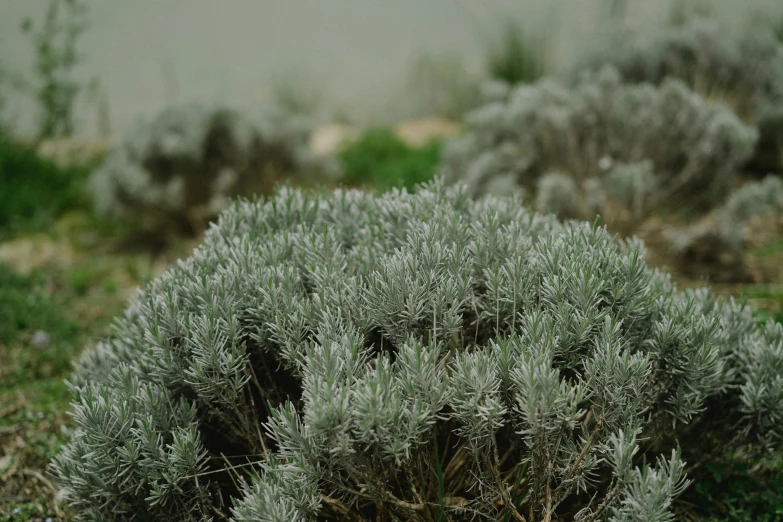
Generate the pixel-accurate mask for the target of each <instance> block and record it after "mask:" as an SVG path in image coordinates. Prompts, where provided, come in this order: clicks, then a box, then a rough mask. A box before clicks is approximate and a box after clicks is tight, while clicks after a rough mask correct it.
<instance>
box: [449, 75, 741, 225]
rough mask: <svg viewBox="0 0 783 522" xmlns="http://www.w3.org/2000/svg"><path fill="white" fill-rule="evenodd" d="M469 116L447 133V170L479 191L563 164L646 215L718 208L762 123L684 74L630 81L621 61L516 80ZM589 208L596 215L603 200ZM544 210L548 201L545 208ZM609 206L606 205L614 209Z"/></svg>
mask: <svg viewBox="0 0 783 522" xmlns="http://www.w3.org/2000/svg"><path fill="white" fill-rule="evenodd" d="M491 91H492V97H493V98H494V100H495V101H491V102H489V103H487V104H486V105H484V106H483V107H481V108H479V109H477V110H475V111H473V112H472V113H470V114H469V115H468V116H467V117H466V120H467V124H468V126H469V132H468V133H466V134H465V135H463V136H461V137H460V138H457V139H455V140H453V141H452V142H450V143H447V145H446V147H445V148H444V153H443V158H444V159H443V167H442V168H443V172H444V174H445V175H446V177H447V179H449V180H452V181H461V182H464V183H466V184H467V186H468V189H469V190H470V191H471V192H472V193H474V194H481V193H484V192H485V191H486V189H487V188H488V187H492V186H493V185H495V186H498V183H497V181H496V180H504V183H502V184H500V185H499V186H501V187H502V188H503V189H504V190H505V189H506V188H507V185H508V182H509V181H512V182H513V183H515V184H516V185H518V186H520V187H522V188H523V189H526V190H527V191H529V192H533V191H535V190H536V187H537V185H538V184H539V178H541V176H543V175H544V174H546V173H548V172H551V171H558V172H561V173H563V174H565V175H568V176H570V177H572V178H573V180H574V183H573V185H572V186H574V187H577V188H578V189H579V191H580V192H579V193H578V194H576V195H574V196H573V197H574V198H575V199H578V200H584V201H587V200H588V199H590V200H592V201H600V200H601V199H602V198H600V197H595V194H594V195H593V196H591V197H590V198H588V197H587V191H586V188H590V190H591V191H592V192H593V193H598V192H603V193H604V196H605V197H604V198H603V200H604V201H609V200H612V201H615V202H620V203H622V204H624V205H626V207H627V211H628V212H629V213H630V214H631V215H633V216H634V217H635V218H636V219H641V217H643V216H645V215H647V214H648V213H649V212H650V211H651V210H652V209H654V208H658V207H660V206H665V205H668V206H672V207H675V206H680V207H681V206H683V204H685V205H687V206H688V207H689V208H695V209H697V210H698V209H705V208H710V207H711V206H712V205H714V204H715V203H716V202H718V201H721V200H722V198H723V197H725V195H726V193H727V191H728V189H729V188H730V187H731V184H732V182H733V180H734V176H735V172H736V170H737V169H738V167H739V166H741V165H742V164H743V163H744V162H745V161H746V160H747V159H748V157H749V156H750V155H751V153H752V151H753V146H754V144H755V141H756V131H755V130H754V129H753V128H751V127H748V126H745V125H743V124H742V122H740V121H739V119H738V118H737V117H736V116H735V115H734V114H733V113H732V112H731V111H730V110H729V109H728V108H727V107H725V106H722V105H711V104H708V103H706V102H705V101H704V99H702V98H701V97H700V96H699V95H697V94H695V93H694V92H693V91H691V90H690V89H688V88H687V87H686V86H685V84H684V83H682V82H681V81H679V80H676V79H667V80H665V81H664V82H663V83H662V84H661V85H660V86H654V85H651V84H644V83H643V84H638V85H635V84H627V83H624V82H623V80H622V77H621V76H620V74H619V73H618V72H617V71H616V70H615V69H613V68H611V67H606V68H603V69H601V70H600V71H598V72H596V73H586V74H585V75H584V76H583V77H582V78H581V80H580V81H579V82H578V83H577V84H576V85H574V86H572V87H569V86H566V85H563V84H560V83H558V82H556V81H554V80H543V81H541V82H539V83H536V84H533V85H521V86H517V87H515V88H513V89H507V93H506V95H505V97H501V92H500V90H499V88H498V87H497V85H494V86H493V88H492V89H491ZM587 207H590V208H588V209H587V210H588V212H582V215H581V217H583V218H586V219H592V218H593V217H594V216H595V214H594V213H593V212H594V211H595V209H594V208H592V207H593V205H587ZM541 210H548V209H546V208H542V209H541ZM599 210H601V212H600V213H601V214H602V215H603V214H604V212H603V211H602V209H599Z"/></svg>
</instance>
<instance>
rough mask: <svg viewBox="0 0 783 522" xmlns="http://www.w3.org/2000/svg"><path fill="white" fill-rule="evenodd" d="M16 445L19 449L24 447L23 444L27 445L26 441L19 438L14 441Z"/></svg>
mask: <svg viewBox="0 0 783 522" xmlns="http://www.w3.org/2000/svg"><path fill="white" fill-rule="evenodd" d="M16 446H17V447H18V448H19V449H24V447H25V446H27V443H26V442H25V441H23V440H22V439H19V440H18V441H17V442H16Z"/></svg>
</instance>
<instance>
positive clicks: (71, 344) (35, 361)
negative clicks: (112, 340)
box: [0, 264, 80, 391]
mask: <svg viewBox="0 0 783 522" xmlns="http://www.w3.org/2000/svg"><path fill="white" fill-rule="evenodd" d="M49 283H50V280H49V279H47V278H46V277H44V276H43V275H42V274H37V273H35V274H32V275H28V276H22V275H18V274H15V273H14V272H12V270H11V269H10V268H8V267H7V266H5V265H2V264H0V368H2V369H0V378H1V379H0V380H2V383H3V384H2V386H0V391H2V390H3V389H4V388H8V387H12V386H16V385H20V384H23V383H25V382H29V380H31V379H40V378H46V377H52V376H56V375H62V374H63V373H65V372H67V371H69V370H70V367H71V358H72V357H73V355H74V353H75V350H76V347H77V346H78V343H79V337H80V335H79V333H80V330H79V325H78V324H77V323H76V322H75V321H74V320H73V319H71V318H69V317H68V316H67V315H65V314H64V313H63V311H62V310H63V303H58V302H57V301H58V298H57V296H56V295H55V294H54V291H53V290H52V289H51V288H47V287H50V285H49Z"/></svg>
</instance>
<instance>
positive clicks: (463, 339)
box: [52, 179, 783, 522]
mask: <svg viewBox="0 0 783 522" xmlns="http://www.w3.org/2000/svg"><path fill="white" fill-rule="evenodd" d="M642 257H643V250H642V246H641V245H640V244H639V243H638V242H635V241H628V242H622V241H620V242H618V241H616V240H615V239H614V238H613V237H612V236H610V235H609V234H608V233H607V232H606V231H605V230H604V229H602V228H599V227H597V226H593V225H590V224H587V223H579V222H566V223H560V222H558V221H556V220H555V219H554V218H553V217H551V216H549V217H544V216H541V215H537V214H534V213H532V212H530V211H529V210H527V209H525V208H524V207H523V206H522V205H520V202H519V200H517V199H515V198H512V197H508V198H496V197H487V198H483V199H480V200H478V201H474V200H472V199H471V198H470V197H469V193H468V192H467V191H466V190H465V188H464V187H462V186H459V187H450V188H449V187H446V186H445V185H444V183H443V181H442V180H440V179H439V180H436V181H435V182H433V183H431V184H429V185H426V186H423V187H421V188H420V190H418V191H417V192H416V193H414V194H409V193H407V192H405V191H396V190H395V191H392V192H389V193H386V194H384V195H381V196H375V195H371V194H366V193H362V192H358V191H342V190H337V191H335V192H334V193H333V194H331V195H329V196H325V195H315V194H308V193H305V192H301V191H298V190H293V189H281V190H280V191H279V192H278V193H277V195H276V196H274V197H273V198H271V199H268V200H266V201H255V202H249V201H239V202H237V203H235V204H234V205H233V206H232V207H231V208H230V209H229V210H228V211H226V212H225V213H224V214H223V215H222V216H221V217H220V220H219V221H218V223H217V224H216V225H214V226H212V227H211V228H210V229H209V230H208V232H207V234H206V237H205V239H204V242H203V244H202V245H201V246H200V247H198V248H197V249H196V250H195V251H194V253H193V255H192V257H190V258H189V259H187V260H185V261H181V262H179V263H178V264H177V265H176V266H174V267H172V268H170V269H169V271H168V272H166V273H165V274H164V275H163V276H161V277H160V278H159V279H157V280H155V281H153V282H152V283H151V284H150V285H149V286H148V287H147V288H146V289H144V290H143V291H139V292H138V293H137V294H136V296H135V297H134V298H133V299H132V300H131V302H130V304H129V306H128V309H127V310H126V312H125V313H124V315H123V316H121V317H120V318H119V319H118V320H117V322H116V323H115V327H114V332H113V335H112V336H111V338H109V339H107V340H105V341H102V342H100V343H98V344H97V345H96V346H95V347H93V348H91V349H89V350H87V351H86V352H85V354H84V355H83V357H82V358H81V360H80V361H79V362H78V364H77V368H76V371H75V373H74V376H73V378H72V380H71V383H70V387H71V390H72V393H73V397H74V399H73V408H74V411H73V414H74V420H75V430H74V434H73V438H72V440H71V441H70V442H69V443H68V444H67V445H65V447H64V448H63V449H62V451H61V453H60V454H59V455H58V456H57V457H56V458H55V459H54V461H53V463H52V469H53V473H54V475H55V477H56V479H57V482H58V483H59V484H60V485H61V486H62V487H63V491H64V492H65V495H66V497H67V498H68V500H69V502H70V503H71V505H72V506H73V508H74V509H75V510H76V512H77V513H78V514H79V517H80V519H82V520H90V521H112V520H163V519H165V520H171V521H180V520H182V521H186V520H187V521H190V520H224V519H229V518H230V519H231V520H234V521H236V522H250V521H259V520H262V521H280V522H282V521H286V522H288V521H310V520H312V521H315V520H355V521H359V520H404V521H427V522H434V521H437V520H441V521H442V520H457V521H461V520H517V521H534V520H536V521H542V520H571V519H573V520H580V521H588V520H611V521H618V522H619V521H640V522H641V521H650V520H672V517H673V515H672V505H673V501H674V499H675V498H676V496H677V495H678V494H679V493H680V492H681V491H682V490H683V488H684V487H686V486H687V484H688V479H687V477H686V472H685V470H686V462H687V466H691V467H693V466H696V467H698V466H699V463H700V462H703V461H704V459H705V458H708V457H709V455H711V454H713V453H715V452H720V451H721V450H723V449H726V448H728V449H731V448H736V447H739V446H742V448H743V451H745V452H746V454H748V455H752V454H754V452H766V451H779V448H780V442H781V436H782V435H783V431H781V429H780V425H781V424H780V418H781V415H782V414H783V400H781V398H783V328H782V327H781V325H779V324H771V325H769V326H767V327H766V328H761V327H758V326H757V325H756V323H755V321H754V319H753V317H752V315H751V311H750V310H749V309H748V308H747V307H745V306H743V305H741V304H738V303H736V302H734V301H722V300H718V299H716V298H715V297H714V296H713V295H712V294H710V292H709V291H707V290H697V291H685V292H680V291H677V289H676V288H675V285H674V284H673V283H672V281H671V280H670V279H669V278H668V276H666V275H665V274H663V273H661V272H659V271H657V270H656V269H653V268H651V267H649V266H647V265H645V263H644V262H643V261H642ZM715 440H719V441H721V442H719V443H717V444H719V445H717V446H716V443H715V442H714V441H715Z"/></svg>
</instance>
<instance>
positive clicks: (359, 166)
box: [339, 129, 441, 190]
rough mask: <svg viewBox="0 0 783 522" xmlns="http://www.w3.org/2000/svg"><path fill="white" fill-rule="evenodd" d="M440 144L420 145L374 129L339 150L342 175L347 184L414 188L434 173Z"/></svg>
mask: <svg viewBox="0 0 783 522" xmlns="http://www.w3.org/2000/svg"><path fill="white" fill-rule="evenodd" d="M440 148H441V144H440V142H438V141H431V142H429V143H428V144H427V145H425V146H424V147H422V148H414V147H410V146H408V145H407V144H405V143H404V142H403V141H402V140H400V139H399V138H398V137H397V136H396V135H395V134H394V133H393V132H392V131H391V130H389V129H374V130H370V131H368V132H367V133H366V134H364V135H363V136H362V137H361V138H360V139H359V140H358V141H356V142H354V143H352V144H351V145H349V146H348V147H346V148H345V149H344V150H342V151H341V152H340V155H339V156H340V158H339V159H340V162H341V163H342V167H343V172H344V176H345V177H344V179H345V181H346V182H347V183H349V184H358V185H369V186H372V187H374V188H376V189H378V190H385V189H388V188H391V187H405V188H407V189H413V188H414V186H416V185H417V184H419V183H422V182H425V181H429V180H431V179H432V177H433V176H434V175H435V171H436V169H437V165H438V162H439V159H440Z"/></svg>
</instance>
